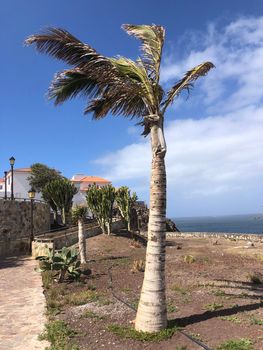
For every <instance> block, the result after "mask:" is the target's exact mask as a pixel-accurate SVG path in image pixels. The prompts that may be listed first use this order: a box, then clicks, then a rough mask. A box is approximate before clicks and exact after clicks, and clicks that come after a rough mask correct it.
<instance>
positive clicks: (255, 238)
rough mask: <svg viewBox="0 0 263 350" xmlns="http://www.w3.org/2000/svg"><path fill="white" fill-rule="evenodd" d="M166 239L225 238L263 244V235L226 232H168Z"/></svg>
mask: <svg viewBox="0 0 263 350" xmlns="http://www.w3.org/2000/svg"><path fill="white" fill-rule="evenodd" d="M166 237H167V238H173V237H183V238H188V237H196V238H225V239H229V240H232V241H237V240H244V241H251V242H260V243H263V233H262V234H256V233H255V234H249V233H226V232H167V233H166Z"/></svg>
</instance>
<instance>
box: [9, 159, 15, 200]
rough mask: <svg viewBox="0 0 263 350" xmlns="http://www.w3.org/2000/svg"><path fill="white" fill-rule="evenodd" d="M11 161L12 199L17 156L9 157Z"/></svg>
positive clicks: (12, 196)
mask: <svg viewBox="0 0 263 350" xmlns="http://www.w3.org/2000/svg"><path fill="white" fill-rule="evenodd" d="M9 163H10V165H11V199H12V200H14V164H15V158H14V157H11V158H10V159H9Z"/></svg>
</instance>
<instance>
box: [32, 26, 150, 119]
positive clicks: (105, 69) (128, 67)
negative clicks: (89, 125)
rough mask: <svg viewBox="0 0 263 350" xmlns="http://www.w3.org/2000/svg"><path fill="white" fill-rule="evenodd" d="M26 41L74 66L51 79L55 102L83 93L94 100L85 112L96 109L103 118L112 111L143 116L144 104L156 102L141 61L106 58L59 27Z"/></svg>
mask: <svg viewBox="0 0 263 350" xmlns="http://www.w3.org/2000/svg"><path fill="white" fill-rule="evenodd" d="M26 44H28V45H30V44H35V45H36V48H37V50H38V51H40V52H41V53H47V54H50V55H51V56H54V57H56V58H58V59H61V60H63V61H65V62H66V63H68V64H70V65H73V66H74V68H73V69H68V70H65V71H63V72H60V73H58V74H57V75H56V76H55V78H54V79H53V81H52V83H51V86H50V88H49V92H48V96H49V98H51V99H54V100H55V104H59V103H62V102H64V101H66V100H67V99H70V98H73V97H76V96H77V95H84V96H86V97H87V98H88V99H91V102H90V103H89V105H88V107H87V108H86V110H85V113H88V112H93V113H94V117H95V118H102V117H103V116H105V115H106V114H107V113H108V112H109V111H111V112H112V113H113V114H120V113H122V112H123V114H124V115H125V116H128V115H130V116H131V117H133V116H136V115H138V116H140V117H141V111H142V110H144V109H145V108H146V107H145V106H148V107H149V108H151V106H153V105H154V100H153V92H152V85H151V83H150V81H149V79H148V75H147V72H146V70H145V68H144V66H143V65H142V64H139V63H138V62H134V61H132V60H129V59H126V58H123V57H117V58H108V57H104V56H102V55H100V54H99V53H97V52H96V51H95V50H94V49H93V48H92V47H91V46H89V45H87V44H84V43H82V42H81V41H80V40H78V39H77V38H75V37H74V36H73V35H71V34H70V33H69V32H67V31H65V30H63V29H57V28H49V29H47V30H46V32H44V33H43V34H39V35H32V36H30V37H29V38H28V39H27V40H26ZM106 98H107V99H108V101H105V99H106ZM92 99H94V100H92ZM122 99H125V100H122ZM128 103H130V105H128Z"/></svg>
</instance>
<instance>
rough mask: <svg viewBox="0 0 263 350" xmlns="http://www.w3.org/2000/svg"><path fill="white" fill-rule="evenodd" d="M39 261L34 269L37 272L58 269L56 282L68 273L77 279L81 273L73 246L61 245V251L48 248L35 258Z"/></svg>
mask: <svg viewBox="0 0 263 350" xmlns="http://www.w3.org/2000/svg"><path fill="white" fill-rule="evenodd" d="M36 259H37V260H39V261H40V262H41V263H40V264H39V265H40V267H39V268H38V269H36V271H38V272H43V271H59V276H58V282H63V281H64V279H65V276H66V273H68V274H69V275H70V276H71V277H73V278H74V279H78V278H79V277H80V274H81V270H80V261H79V260H78V252H77V251H76V250H75V249H73V248H71V249H70V248H66V247H63V248H62V250H61V251H56V252H54V251H53V249H51V248H49V251H48V253H47V255H45V256H38V257H37V258H36Z"/></svg>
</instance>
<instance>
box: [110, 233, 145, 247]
mask: <svg viewBox="0 0 263 350" xmlns="http://www.w3.org/2000/svg"><path fill="white" fill-rule="evenodd" d="M116 236H119V237H124V238H128V239H132V240H135V241H137V242H139V243H140V244H142V245H143V246H144V247H146V245H147V238H146V237H144V236H142V235H140V234H138V233H136V232H129V231H127V230H120V231H118V233H116Z"/></svg>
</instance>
